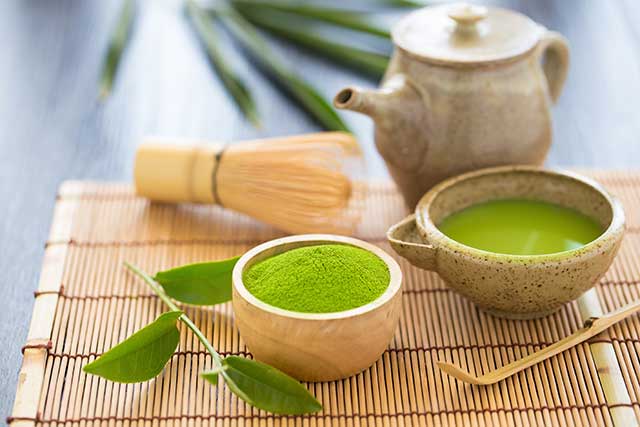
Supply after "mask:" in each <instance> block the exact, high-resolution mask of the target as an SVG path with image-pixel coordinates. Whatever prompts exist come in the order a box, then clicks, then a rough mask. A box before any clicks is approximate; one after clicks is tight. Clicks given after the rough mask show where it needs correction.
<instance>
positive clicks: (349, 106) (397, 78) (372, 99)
mask: <svg viewBox="0 0 640 427" xmlns="http://www.w3.org/2000/svg"><path fill="white" fill-rule="evenodd" d="M421 101H422V100H421V96H420V94H419V93H418V92H417V91H416V90H415V89H414V87H413V85H411V84H410V83H409V81H408V79H407V78H406V76H405V75H403V74H396V75H394V76H393V77H392V78H390V79H389V80H387V81H386V82H385V84H384V86H382V87H381V88H380V89H373V90H370V89H361V88H358V87H355V86H350V87H346V88H344V89H342V90H341V91H340V92H338V94H337V95H336V96H335V98H334V99H333V105H335V107H336V108H339V109H341V110H351V111H356V112H358V113H362V114H366V115H367V116H370V117H372V118H374V119H378V118H387V117H390V116H393V117H396V116H397V114H400V113H402V112H403V111H404V110H405V109H406V107H407V106H409V105H410V104H412V103H414V102H421Z"/></svg>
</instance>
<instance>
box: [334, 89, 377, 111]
mask: <svg viewBox="0 0 640 427" xmlns="http://www.w3.org/2000/svg"><path fill="white" fill-rule="evenodd" d="M379 92H380V91H378V90H366V89H360V88H358V87H355V86H350V87H346V88H344V89H342V90H341V91H340V92H338V94H337V95H336V96H335V98H334V99H333V105H335V106H336V108H339V109H341V110H351V111H355V112H358V113H362V114H366V115H367V116H371V117H373V116H374V115H375V113H376V111H379V110H380V108H381V106H382V104H383V103H384V102H385V101H384V99H383V97H382V96H381V95H380V93H379Z"/></svg>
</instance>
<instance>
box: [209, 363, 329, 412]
mask: <svg viewBox="0 0 640 427" xmlns="http://www.w3.org/2000/svg"><path fill="white" fill-rule="evenodd" d="M222 365H223V367H224V369H223V370H222V372H221V374H222V376H223V377H224V380H225V382H226V383H227V386H229V388H230V389H231V391H232V392H233V393H234V394H236V395H237V396H238V397H239V398H241V399H242V400H244V401H245V402H248V403H249V404H251V405H253V406H255V407H257V408H260V409H264V410H265V411H269V412H273V413H275V414H289V415H297V414H307V413H311V412H317V411H319V410H321V409H322V405H321V404H320V402H318V401H317V400H316V399H315V398H314V397H313V396H312V395H311V393H309V391H308V390H307V389H306V388H305V387H304V386H303V385H302V384H300V383H299V382H298V381H296V380H295V379H293V378H291V377H290V376H288V375H287V374H285V373H284V372H281V371H279V370H277V369H276V368H273V367H271V366H269V365H265V364H264V363H260V362H256V361H254V360H251V359H245V358H242V357H238V356H228V357H226V358H225V359H223V360H222Z"/></svg>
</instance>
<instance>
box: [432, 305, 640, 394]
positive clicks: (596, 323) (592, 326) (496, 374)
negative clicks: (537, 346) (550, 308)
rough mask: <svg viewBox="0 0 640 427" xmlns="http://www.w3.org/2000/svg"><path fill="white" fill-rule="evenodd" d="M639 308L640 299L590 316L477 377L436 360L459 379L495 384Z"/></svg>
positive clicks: (594, 334) (599, 330)
mask: <svg viewBox="0 0 640 427" xmlns="http://www.w3.org/2000/svg"><path fill="white" fill-rule="evenodd" d="M638 311H640V300H638V301H634V302H632V303H630V304H627V305H625V306H623V307H620V308H619V309H617V310H614V311H611V312H609V313H607V314H604V315H602V316H599V317H590V318H588V319H587V320H586V321H585V322H584V326H583V327H582V329H580V330H578V331H576V332H575V333H574V334H572V335H569V336H568V337H566V338H564V339H562V340H560V341H558V342H557V343H555V344H552V345H550V346H547V347H545V348H543V349H542V350H540V351H536V352H535V353H532V354H530V355H528V356H526V357H523V358H522V359H520V360H516V361H515V362H512V363H509V364H508V365H505V366H503V367H501V368H499V369H496V370H494V371H491V372H489V373H487V374H484V375H482V376H481V377H475V376H473V375H471V374H470V373H468V372H466V371H464V370H463V369H461V368H459V367H458V366H456V365H454V364H452V363H447V362H441V361H437V362H436V364H437V365H438V368H440V369H442V370H443V371H444V372H445V373H447V374H449V375H451V376H452V377H455V378H457V379H459V380H460V381H464V382H467V383H470V384H478V385H490V384H495V383H497V382H498V381H502V380H504V379H505V378H508V377H510V376H511V375H514V374H517V373H518V372H520V371H522V370H524V369H527V368H529V367H531V366H533V365H535V364H538V363H540V362H542V361H544V360H547V359H548V358H550V357H552V356H555V355H556V354H558V353H562V352H563V351H565V350H568V349H570V348H571V347H574V346H576V345H578V344H580V343H581V342H583V341H586V340H588V339H589V338H591V337H593V336H596V335H598V334H599V333H600V332H602V331H604V330H605V329H607V328H609V327H610V326H612V325H615V324H616V323H618V322H619V321H621V320H623V319H625V318H627V317H629V316H631V315H632V314H634V313H636V312H638Z"/></svg>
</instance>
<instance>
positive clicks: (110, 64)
mask: <svg viewBox="0 0 640 427" xmlns="http://www.w3.org/2000/svg"><path fill="white" fill-rule="evenodd" d="M134 14H135V0H124V3H123V4H122V8H121V9H120V13H119V15H118V21H117V23H116V26H115V28H114V30H113V33H112V34H111V39H110V41H109V47H108V50H107V56H106V57H105V59H104V62H103V64H102V71H101V73H100V98H102V99H104V98H106V97H108V96H109V94H110V93H111V89H112V88H113V82H114V81H115V77H116V73H117V72H118V66H119V65H120V60H121V59H122V53H123V51H124V49H125V47H126V45H127V42H128V41H129V38H130V35H131V27H132V24H133V17H134Z"/></svg>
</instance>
